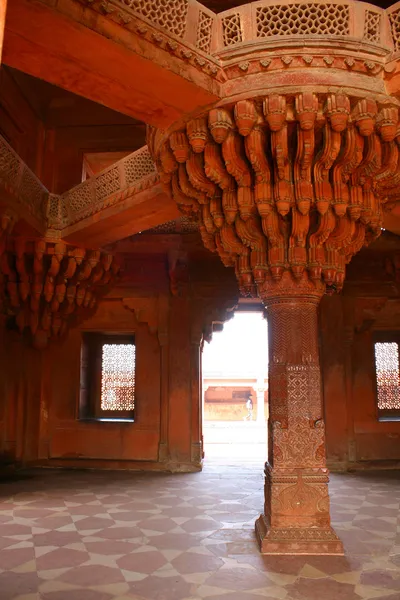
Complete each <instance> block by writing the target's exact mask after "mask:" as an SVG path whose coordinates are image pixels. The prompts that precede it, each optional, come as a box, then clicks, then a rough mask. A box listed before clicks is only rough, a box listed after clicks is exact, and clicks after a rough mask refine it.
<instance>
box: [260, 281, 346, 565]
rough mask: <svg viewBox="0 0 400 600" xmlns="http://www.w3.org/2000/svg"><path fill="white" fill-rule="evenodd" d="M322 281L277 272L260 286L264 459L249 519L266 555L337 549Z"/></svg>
mask: <svg viewBox="0 0 400 600" xmlns="http://www.w3.org/2000/svg"><path fill="white" fill-rule="evenodd" d="M322 294H323V286H322V285H319V284H316V283H313V282H311V281H310V280H309V279H308V276H307V275H306V274H304V275H303V276H302V277H301V278H300V279H299V280H295V279H294V278H293V277H292V276H291V275H290V274H289V273H287V272H286V273H284V274H283V277H282V279H281V280H280V281H279V282H271V281H268V282H266V284H265V285H264V288H263V289H262V290H261V296H262V297H263V300H264V301H265V304H266V306H267V316H268V326H269V327H268V329H269V397H270V412H269V458H268V462H267V463H266V465H265V505H264V514H263V515H261V516H260V518H259V519H258V520H257V522H256V533H257V537H258V540H259V543H260V548H261V551H262V552H263V553H266V554H343V546H342V543H341V542H340V540H339V539H338V537H337V536H336V534H335V532H334V531H333V530H332V528H331V526H330V514H329V494H328V481H329V474H328V470H327V468H326V459H325V428H324V421H323V408H322V391H321V381H320V364H319V349H318V320H317V308H318V304H319V301H320V299H321V297H322Z"/></svg>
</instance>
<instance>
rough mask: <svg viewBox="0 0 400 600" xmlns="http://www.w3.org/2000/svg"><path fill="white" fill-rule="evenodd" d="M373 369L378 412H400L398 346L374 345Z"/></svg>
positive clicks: (392, 344) (392, 343)
mask: <svg viewBox="0 0 400 600" xmlns="http://www.w3.org/2000/svg"><path fill="white" fill-rule="evenodd" d="M375 369H376V384H377V391H378V408H379V409H380V410H400V373H399V346H398V344H397V343H395V342H390V343H388V342H384V343H376V344H375Z"/></svg>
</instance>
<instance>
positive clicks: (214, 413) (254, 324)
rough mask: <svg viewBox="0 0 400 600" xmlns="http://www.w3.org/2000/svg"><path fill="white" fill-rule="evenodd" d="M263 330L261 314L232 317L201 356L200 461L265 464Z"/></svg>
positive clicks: (265, 356) (265, 329)
mask: <svg viewBox="0 0 400 600" xmlns="http://www.w3.org/2000/svg"><path fill="white" fill-rule="evenodd" d="M267 418H268V325H267V321H266V320H265V319H264V317H263V314H262V313H261V312H236V313H235V314H234V316H233V318H232V319H231V320H230V321H228V322H226V323H225V325H224V328H223V330H222V331H220V332H216V333H214V334H213V338H212V340H211V342H210V343H206V344H205V346H204V351H203V437H204V450H205V459H206V460H222V461H224V462H228V463H229V462H234V463H235V464H237V463H238V461H246V462H247V461H251V462H252V461H257V462H258V461H259V462H262V461H265V459H266V458H267Z"/></svg>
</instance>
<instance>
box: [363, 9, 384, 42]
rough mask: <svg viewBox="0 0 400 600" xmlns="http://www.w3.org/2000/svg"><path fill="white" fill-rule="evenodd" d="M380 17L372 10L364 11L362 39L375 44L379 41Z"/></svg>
mask: <svg viewBox="0 0 400 600" xmlns="http://www.w3.org/2000/svg"><path fill="white" fill-rule="evenodd" d="M380 29H381V15H380V14H379V13H376V12H373V11H372V10H366V11H365V23H364V39H365V40H370V41H371V42H376V43H378V44H379V42H380V41H381V32H380Z"/></svg>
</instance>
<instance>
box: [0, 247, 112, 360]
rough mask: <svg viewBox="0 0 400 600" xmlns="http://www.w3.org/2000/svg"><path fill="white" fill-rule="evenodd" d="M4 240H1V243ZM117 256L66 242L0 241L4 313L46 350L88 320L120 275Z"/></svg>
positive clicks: (0, 291) (0, 306)
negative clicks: (51, 342) (50, 342)
mask: <svg viewBox="0 0 400 600" xmlns="http://www.w3.org/2000/svg"><path fill="white" fill-rule="evenodd" d="M0 242H1V239H0ZM119 268H120V267H119V264H118V262H117V261H116V259H115V257H113V256H112V255H110V254H107V253H105V252H101V251H95V250H93V251H90V250H89V251H88V250H85V249H83V248H78V247H75V246H71V245H69V244H65V243H61V242H59V243H52V242H46V241H45V240H36V241H28V240H25V239H23V238H15V239H9V240H8V241H7V242H6V243H3V244H1V243H0V310H1V309H2V310H3V311H5V312H6V314H8V315H9V316H12V317H14V318H15V323H16V326H17V327H18V329H19V331H20V333H23V332H25V331H26V332H29V333H30V335H31V338H32V341H33V344H34V346H35V347H37V348H43V347H45V346H46V345H47V342H48V340H49V339H51V338H58V337H61V336H63V335H64V334H65V333H66V331H67V330H68V327H69V325H70V324H71V321H75V320H77V319H78V320H79V319H80V318H82V317H84V316H85V315H86V316H87V313H88V312H89V313H90V311H91V310H93V309H94V307H95V306H96V302H97V299H98V297H99V296H100V295H102V294H104V292H106V291H107V289H108V286H109V285H110V284H111V283H112V281H113V280H114V278H115V276H116V275H117V274H118V271H119Z"/></svg>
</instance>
